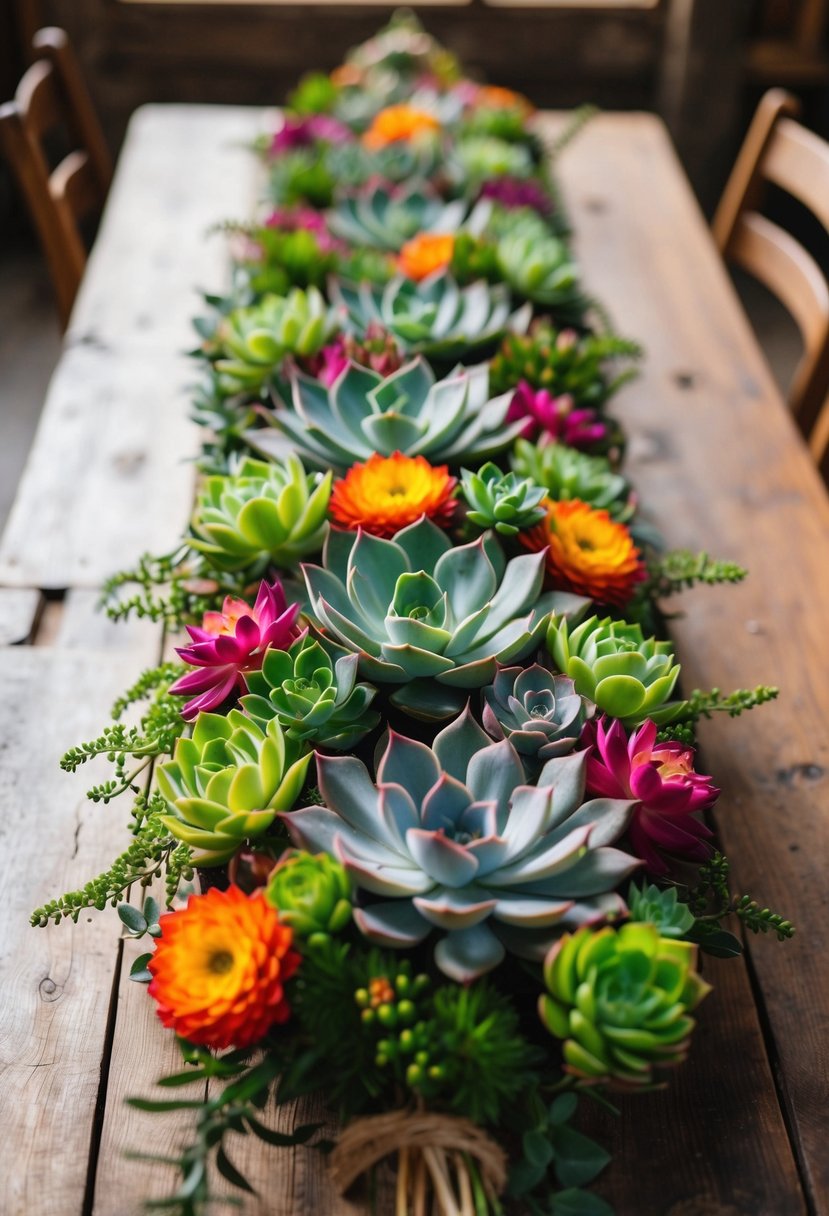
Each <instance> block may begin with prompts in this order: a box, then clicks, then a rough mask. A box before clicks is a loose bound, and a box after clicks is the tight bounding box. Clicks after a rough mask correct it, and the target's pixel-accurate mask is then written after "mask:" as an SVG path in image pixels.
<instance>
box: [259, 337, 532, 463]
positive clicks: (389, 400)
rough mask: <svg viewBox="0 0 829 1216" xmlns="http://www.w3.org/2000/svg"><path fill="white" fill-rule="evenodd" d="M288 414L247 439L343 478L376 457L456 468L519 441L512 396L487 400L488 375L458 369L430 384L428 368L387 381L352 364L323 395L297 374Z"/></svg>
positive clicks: (418, 366)
mask: <svg viewBox="0 0 829 1216" xmlns="http://www.w3.org/2000/svg"><path fill="white" fill-rule="evenodd" d="M292 393H293V397H292V408H291V409H286V408H277V409H276V410H275V412H274V413H273V415H272V416H271V421H272V422H273V428H263V429H260V430H255V431H249V432H247V433H246V436H245V438H246V439H247V440H248V442H249V443H250V444H251V446H252V447H253V448H255V449H256V450H257V451H260V452H263V453H264V454H265V455H266V456H268V457H270V458H274V457H277V458H279V457H284V456H285V454H286V453H287V452H289V451H291V450H294V451H296V452H298V453H299V455H300V456H301V457H302V458H303V459H304V460H307V461H308V462H309V463H310V464H312V465H313V466H314V467H315V468H320V469H332V468H333V469H335V470H337V471H338V472H344V471H345V470H346V469H348V468H350V466H351V465H352V464H354V463H355V461H361V460H362V461H364V460H368V458H369V457H370V456H372V455H374V453H375V452H379V453H380V455H381V456H392V455H394V453H395V452H402V454H403V455H404V456H424V457H426V459H427V460H429V461H430V462H431V463H432V464H449V465H453V466H457V465H459V464H461V463H462V462H468V463H471V462H473V461H479V460H486V459H488V458H489V457H490V456H492V455H494V454H495V453H496V452H499V451H502V450H503V449H504V448H506V447H508V446H509V444H510V443H512V441H513V440H514V439H515V438H516V436H517V435H518V434H519V432H520V430H521V427H522V426H523V422H522V421H521V420H520V419H517V420H516V421H513V422H507V420H506V419H507V413H508V411H509V406H510V401H511V400H512V394H511V393H504V394H502V395H501V396H500V397H490V395H489V368H488V366H487V365H486V364H481V365H479V366H477V367H470V368H456V369H455V370H454V371H453V372H452V373H451V374H450V375H449V376H446V377H445V378H444V379H442V380H435V375H434V372H433V371H432V369H431V368H430V366H429V364H428V363H427V362H426V361H425V360H424V359H422V358H417V359H413V360H412V361H411V362H410V363H406V364H404V365H403V366H402V367H401V368H399V369H398V370H397V371H395V372H393V373H392V374H391V375H389V376H385V377H384V376H382V375H380V373H379V372H375V371H371V370H370V369H369V368H366V367H360V366H359V365H358V364H356V363H349V364H348V365H347V367H346V368H345V369H344V370H343V371H342V372H341V373H340V375H339V376H338V377H337V379H336V380H335V381H334V383H333V384H332V385H331V387H330V388H328V387H327V386H326V385H324V384H322V383H321V382H320V381H319V380H315V379H313V378H312V377H311V376H306V375H304V374H303V373H301V372H297V373H295V374H294V376H293V380H292Z"/></svg>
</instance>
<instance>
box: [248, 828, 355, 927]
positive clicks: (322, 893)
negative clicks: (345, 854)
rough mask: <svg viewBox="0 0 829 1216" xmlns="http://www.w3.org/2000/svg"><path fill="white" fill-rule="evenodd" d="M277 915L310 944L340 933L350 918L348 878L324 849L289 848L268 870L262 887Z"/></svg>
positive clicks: (349, 885) (349, 886)
mask: <svg viewBox="0 0 829 1216" xmlns="http://www.w3.org/2000/svg"><path fill="white" fill-rule="evenodd" d="M265 896H266V898H267V900H268V903H269V904H271V905H272V906H273V907H274V908H276V910H277V911H278V913H279V919H280V920H281V921H283V922H284V923H285V924H286V925H290V926H291V928H292V929H293V931H294V933H295V934H296V935H297V937H299V938H303V939H305V940H306V941H308V943H309V944H310V945H314V944H315V943H316V942H318V941H320V940H322V939H323V938H326V937H328V936H330V935H331V934H335V933H340V932H341V931H342V930H343V929H344V928H345V927H346V925H347V924H348V923H349V921H350V920H351V880H350V878H349V877H348V874H347V873H346V871H345V868H344V867H343V866H342V865H341V864H340V863H339V862H338V861H336V860H335V859H334V858H333V857H329V856H328V854H327V853H319V854H311V853H303V852H302V851H301V850H297V849H291V850H289V851H288V852H287V853H283V854H282V856H281V857H280V859H279V861H278V862H277V864H276V866H275V867H274V869H273V870H272V871H271V874H270V878H269V879H268V885H267V888H266V890H265Z"/></svg>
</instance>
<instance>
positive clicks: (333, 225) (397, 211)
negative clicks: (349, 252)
mask: <svg viewBox="0 0 829 1216" xmlns="http://www.w3.org/2000/svg"><path fill="white" fill-rule="evenodd" d="M468 213H469V204H468V203H467V201H466V200H465V199H455V200H453V201H452V202H449V203H447V202H444V200H443V199H442V198H441V197H440V195H439V194H437V192H436V191H435V190H433V189H432V188H431V187H430V186H428V185H427V184H426V183H424V182H423V181H415V182H413V183H412V184H408V185H406V186H403V187H397V188H391V189H390V188H389V186H388V184H387V183H384V182H379V183H376V184H374V185H369V186H366V187H364V188H363V189H362V190H357V191H353V192H351V193H349V194H346V195H343V196H342V197H341V198H339V199H338V200H337V202H336V204H335V206H334V207H333V208H332V210H331V211H329V212H328V227H329V229H330V231H331V232H332V233H333V234H334V236H338V237H340V238H341V239H342V240H344V241H348V242H349V243H350V244H352V245H356V246H358V247H363V246H366V245H368V246H369V247H371V248H373V249H383V250H386V251H387V252H390V253H399V251H400V249H401V248H402V247H403V245H404V244H405V243H406V241H408V240H410V238H411V237H413V236H417V234H418V233H420V232H440V233H444V232H456V231H457V229H458V228H460V226H461V224H463V223H464V221H465V220H466V219H467V216H468Z"/></svg>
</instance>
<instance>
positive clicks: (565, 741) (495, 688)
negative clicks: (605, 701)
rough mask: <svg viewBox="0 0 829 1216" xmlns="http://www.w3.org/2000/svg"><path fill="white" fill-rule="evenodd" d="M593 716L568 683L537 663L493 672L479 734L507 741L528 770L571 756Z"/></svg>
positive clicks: (592, 709)
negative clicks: (584, 728)
mask: <svg viewBox="0 0 829 1216" xmlns="http://www.w3.org/2000/svg"><path fill="white" fill-rule="evenodd" d="M595 712H596V706H595V705H594V704H593V702H592V701H588V699H587V698H586V697H582V696H579V694H578V693H577V692H576V686H575V684H574V683H573V681H572V680H571V679H569V678H568V677H567V676H561V675H553V673H552V672H550V671H548V670H547V668H546V667H542V666H540V664H538V663H533V665H532V667H526V668H525V667H499V668H498V672H497V674H496V676H495V679H494V680H493V682H492V684H491V685H490V686H489V688H485V689H484V712H483V723H484V728H485V730H487V731H489V733H490V734H491V735H492V736H493V738H495V739H509V741H510V743H511V744H512V746H513V747H514V748H515V750H516V751H517V752H518V754H519V755H520V756H521V758H522V760H523V761H524V763H525V764H528V765H529V766H530V767H531V768H533V767H537V766H539V765H541V764H543V763H544V762H545V761H547V760H552V759H553V757H555V756H566V755H567V754H568V752H572V751H573V749H574V748H575V746H576V744H577V743H578V741H579V737H580V735H581V733H582V729H583V727H584V724H585V723H586V722H587V721H588V720H589V719H590V718H592V717H593V715H594V713H595Z"/></svg>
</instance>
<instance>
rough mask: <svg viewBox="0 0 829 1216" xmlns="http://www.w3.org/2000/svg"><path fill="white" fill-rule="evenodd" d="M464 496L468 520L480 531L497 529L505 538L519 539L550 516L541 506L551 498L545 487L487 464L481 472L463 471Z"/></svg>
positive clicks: (462, 489) (462, 485) (462, 486)
mask: <svg viewBox="0 0 829 1216" xmlns="http://www.w3.org/2000/svg"><path fill="white" fill-rule="evenodd" d="M462 474H463V476H462V477H461V493H462V494H463V496H464V498H465V499H466V502H467V505H468V508H469V509H468V510H467V512H466V518H467V519H468V520H469V521H470V522H471V523H473V524H475V525H476V527H478V528H494V529H495V531H496V532H500V534H501V535H502V536H515V535H516V533H517V532H521V531H523V530H524V529H525V528H531V527H532V526H533V525H534V524H537V523H540V522H541V520H542V519H544V518H545V517H546V515H547V509H546V507H543V506H541V503H542V502H543V500H544V499H545V498H546V496H547V491H546V490H545V489H544V487H543V486H539V485H536V483H535V482H534V481H533V480H532V479H531V478H530V477H523V478H522V477H519V476H518V475H517V474H516V473H502V472H501V470H500V469H499V468H498V466H497V465H494V464H491V463H487V464H485V465H483V466H482V468H480V469H479V470H478V472H477V473H470V472H469V470H468V469H463V470H462Z"/></svg>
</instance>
